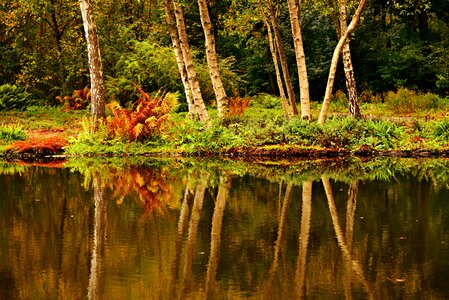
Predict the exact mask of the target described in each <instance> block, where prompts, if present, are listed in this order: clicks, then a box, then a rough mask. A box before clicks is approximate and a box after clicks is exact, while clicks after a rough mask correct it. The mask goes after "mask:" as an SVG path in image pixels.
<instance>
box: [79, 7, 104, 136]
mask: <svg viewBox="0 0 449 300" xmlns="http://www.w3.org/2000/svg"><path fill="white" fill-rule="evenodd" d="M80 7H81V15H82V17H83V25H84V32H85V34H86V42H87V53H88V57H89V71H90V85H91V88H90V91H91V116H92V128H93V130H94V131H95V130H97V129H98V126H99V124H100V122H102V120H103V119H104V118H105V117H106V111H105V94H104V79H103V64H102V62H101V52H100V43H99V41H98V35H97V27H96V25H95V20H94V13H93V10H92V5H91V1H90V0H80Z"/></svg>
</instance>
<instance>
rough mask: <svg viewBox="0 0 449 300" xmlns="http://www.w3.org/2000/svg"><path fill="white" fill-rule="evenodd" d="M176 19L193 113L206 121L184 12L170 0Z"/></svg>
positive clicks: (207, 117) (177, 4) (207, 116)
mask: <svg viewBox="0 0 449 300" xmlns="http://www.w3.org/2000/svg"><path fill="white" fill-rule="evenodd" d="M171 2H172V5H173V8H174V12H175V19H176V26H177V28H178V35H179V42H180V47H181V51H182V57H183V59H184V64H185V68H186V71H187V77H188V81H189V84H190V88H191V90H192V98H193V105H194V106H195V113H196V114H197V117H198V119H199V120H200V121H202V122H205V123H208V122H209V114H208V113H207V110H206V105H205V104H204V101H203V97H202V95H201V90H200V85H199V83H198V79H197V74H196V71H195V67H194V66H193V59H192V54H191V53H190V47H189V41H188V37H187V32H186V26H185V22H184V14H183V12H182V8H181V6H180V5H179V3H178V2H177V1H175V0H171Z"/></svg>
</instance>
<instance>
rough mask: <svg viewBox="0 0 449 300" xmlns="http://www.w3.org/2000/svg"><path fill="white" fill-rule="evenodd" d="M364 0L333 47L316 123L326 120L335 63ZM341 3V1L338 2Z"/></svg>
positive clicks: (363, 0) (352, 28)
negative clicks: (324, 90) (321, 104)
mask: <svg viewBox="0 0 449 300" xmlns="http://www.w3.org/2000/svg"><path fill="white" fill-rule="evenodd" d="M365 2H366V0H361V1H360V3H359V6H358V7H357V11H356V12H355V14H354V16H353V17H352V21H351V23H349V25H348V30H346V32H345V33H344V34H342V36H341V37H340V40H339V41H338V44H337V46H336V47H335V50H334V53H333V55H332V61H331V66H330V70H329V76H328V79H327V86H326V92H325V94H324V100H323V106H322V107H321V112H320V116H319V118H318V124H321V125H323V124H324V122H325V121H326V117H327V112H328V110H329V103H330V100H331V96H332V88H333V87H334V80H335V72H336V71H337V63H338V58H339V56H340V53H341V50H342V48H343V45H344V43H345V42H346V39H347V38H348V36H349V35H350V34H351V33H352V32H353V31H354V29H355V28H356V27H357V25H358V23H359V20H360V15H361V14H362V11H363V8H364V7H365ZM340 5H341V2H340Z"/></svg>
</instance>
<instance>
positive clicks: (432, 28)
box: [0, 0, 449, 105]
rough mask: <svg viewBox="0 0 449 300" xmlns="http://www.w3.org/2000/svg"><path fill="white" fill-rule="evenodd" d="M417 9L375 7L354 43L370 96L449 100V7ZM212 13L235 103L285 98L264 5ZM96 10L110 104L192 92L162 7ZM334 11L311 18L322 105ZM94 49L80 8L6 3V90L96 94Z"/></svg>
mask: <svg viewBox="0 0 449 300" xmlns="http://www.w3.org/2000/svg"><path fill="white" fill-rule="evenodd" d="M181 2H182V4H183V8H184V13H185V18H186V22H187V25H188V29H187V30H188V34H189V38H190V42H191V48H192V49H193V50H194V53H195V60H196V64H197V66H198V70H199V77H200V84H201V87H202V90H203V93H204V97H205V99H206V100H207V101H209V102H211V100H212V99H213V90H212V87H211V83H210V79H209V78H208V71H207V65H206V62H205V54H204V38H203V32H202V29H201V23H200V19H199V12H198V7H197V5H196V2H195V1H187V0H185V1H181ZM409 2H410V1H408V0H407V1H406V0H404V1H383V0H375V1H369V2H368V3H367V7H366V9H365V11H364V13H363V20H362V21H361V24H360V26H359V28H358V29H357V32H356V34H355V36H354V38H353V40H352V43H351V50H352V52H353V63H354V66H355V75H356V79H357V84H358V89H359V90H360V91H362V90H367V91H370V92H372V93H374V94H378V95H379V96H380V97H384V96H385V95H386V94H387V92H389V91H391V90H396V89H398V88H401V87H405V88H409V89H416V90H425V91H432V92H434V93H437V94H440V95H447V94H448V93H449V51H447V49H448V48H449V25H448V21H449V14H448V13H447V12H448V11H449V3H448V2H447V1H446V0H433V1H427V0H420V1H413V3H414V4H413V5H411V4H410V3H411V2H410V3H409ZM415 2H416V3H415ZM418 4H419V5H418ZM210 5H211V6H212V7H211V9H210V12H211V18H212V22H213V23H214V30H215V33H216V39H217V47H218V53H219V54H220V55H221V58H222V59H221V67H222V72H223V75H222V76H223V81H224V83H225V87H226V89H227V92H228V94H229V95H234V96H241V97H243V96H252V95H255V94H258V93H261V92H266V93H270V94H276V93H277V88H276V86H275V81H276V80H275V74H274V67H273V62H272V60H271V57H270V54H269V48H268V42H267V32H266V29H265V28H264V26H263V21H262V17H261V15H260V13H258V9H257V1H254V0H244V1H231V0H226V1H213V2H211V4H210ZM278 5H279V22H280V29H281V33H282V35H283V39H284V43H285V46H286V54H287V59H288V61H289V65H290V66H291V68H292V70H291V74H292V76H293V78H292V79H293V83H294V84H295V85H296V87H295V88H296V91H298V87H297V78H295V77H296V76H297V74H296V72H295V71H294V65H295V63H294V61H295V58H294V51H293V41H292V38H291V30H290V24H289V17H288V10H287V6H286V5H287V4H286V3H284V2H282V3H279V4H278ZM94 7H95V9H96V11H95V16H96V21H97V27H98V30H99V33H100V38H101V47H102V55H103V58H104V67H105V73H106V76H107V82H106V84H107V87H108V88H107V91H108V95H109V99H112V100H114V99H115V100H117V101H119V102H120V103H121V104H122V105H124V104H126V102H128V101H130V102H134V101H135V100H136V99H137V96H136V95H135V94H134V93H133V89H132V86H131V83H132V82H135V83H137V84H139V85H141V86H142V87H143V88H144V89H145V90H148V91H150V92H152V91H157V90H159V89H165V90H167V91H170V92H176V91H180V90H181V89H182V86H181V81H180V78H179V73H178V72H177V69H176V63H175V60H174V55H173V51H171V44H170V39H169V36H168V33H167V30H166V24H165V20H164V10H163V7H162V3H160V1H158V2H154V1H133V2H126V1H123V0H108V1H103V2H102V3H101V5H94ZM329 10H330V8H327V9H323V4H320V1H318V0H317V1H308V2H306V3H304V5H303V9H302V14H301V15H302V24H303V39H304V45H305V52H306V59H307V64H308V66H307V67H308V70H309V80H310V86H311V95H312V99H314V100H320V98H321V97H322V95H323V93H324V87H325V84H326V79H327V72H328V68H329V62H330V58H331V55H332V49H333V47H334V46H335V44H336V42H337V38H336V32H335V29H334V25H333V20H332V12H330V11H329ZM349 12H350V13H352V8H351V7H350V9H349ZM85 49H86V45H85V40H84V36H83V30H82V21H81V15H80V12H79V7H78V3H77V2H76V1H45V0H31V1H28V0H27V1H24V0H14V1H10V2H8V3H6V2H5V3H2V4H0V61H1V65H0V84H10V85H17V86H19V87H20V88H21V89H24V90H26V91H27V92H29V93H31V95H32V96H33V97H34V98H36V99H42V100H45V101H46V102H47V103H55V100H54V98H55V97H56V96H58V95H70V94H71V93H72V91H74V90H79V89H82V88H83V87H85V86H86V85H88V83H89V78H88V68H87V54H86V51H85ZM340 72H341V71H340ZM337 77H338V78H337V82H336V84H337V89H338V88H339V89H344V78H343V76H342V72H341V73H340V74H338V76H337ZM181 94H182V93H181Z"/></svg>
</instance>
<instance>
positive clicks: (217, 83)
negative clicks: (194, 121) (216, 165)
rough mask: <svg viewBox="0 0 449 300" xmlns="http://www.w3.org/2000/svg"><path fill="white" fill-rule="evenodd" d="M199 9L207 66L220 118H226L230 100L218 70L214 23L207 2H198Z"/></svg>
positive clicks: (204, 0) (199, 0)
mask: <svg viewBox="0 0 449 300" xmlns="http://www.w3.org/2000/svg"><path fill="white" fill-rule="evenodd" d="M198 7H199V9H200V18H201V25H202V26H203V30H204V38H205V40H206V58H207V65H208V67H209V74H210V79H211V81H212V87H213V88H214V93H215V97H216V100H217V108H218V117H226V116H227V115H228V113H229V99H228V96H227V95H226V92H225V89H224V87H223V82H222V81H221V76H220V70H219V68H218V56H217V49H216V45H215V36H214V32H213V30H212V22H211V20H210V16H209V8H208V6H207V1H206V0H198Z"/></svg>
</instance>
